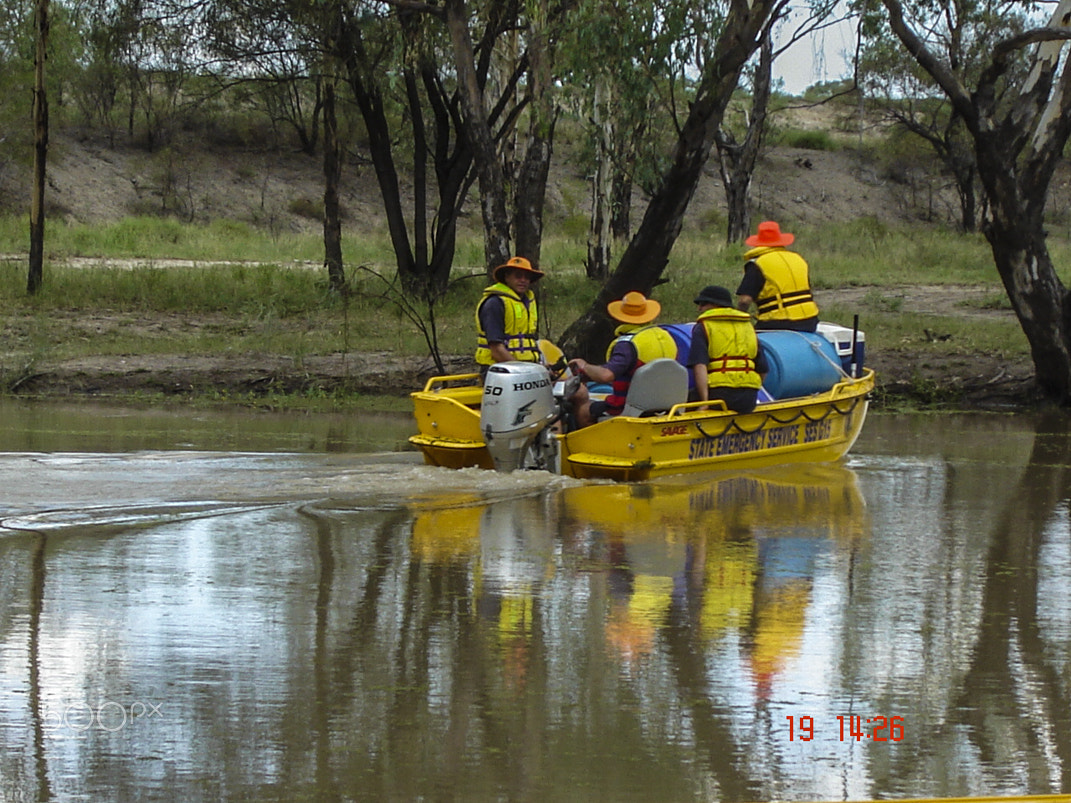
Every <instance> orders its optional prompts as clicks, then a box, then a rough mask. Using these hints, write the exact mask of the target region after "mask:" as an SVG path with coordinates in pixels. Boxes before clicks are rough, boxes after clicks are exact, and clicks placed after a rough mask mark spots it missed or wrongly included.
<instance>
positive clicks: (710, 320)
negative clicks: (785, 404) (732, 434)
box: [688, 285, 769, 413]
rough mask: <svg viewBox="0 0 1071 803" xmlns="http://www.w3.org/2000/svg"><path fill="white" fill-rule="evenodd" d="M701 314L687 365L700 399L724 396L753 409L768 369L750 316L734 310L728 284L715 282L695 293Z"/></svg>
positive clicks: (739, 408) (729, 404) (735, 406)
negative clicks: (721, 285)
mask: <svg viewBox="0 0 1071 803" xmlns="http://www.w3.org/2000/svg"><path fill="white" fill-rule="evenodd" d="M695 304H696V306H697V307H698V308H699V317H698V319H697V320H696V323H695V326H694V327H693V328H692V345H691V349H690V351H689V352H688V365H689V367H690V368H691V369H692V372H693V373H694V375H695V389H696V393H697V395H698V397H699V399H700V400H701V401H707V400H710V401H714V400H719V401H723V402H725V406H726V408H728V409H729V410H733V411H734V412H737V413H750V412H751V411H752V410H754V409H755V405H756V404H757V403H758V395H759V388H761V387H762V380H763V377H764V376H766V373H767V372H768V371H769V363H768V362H767V361H766V355H765V354H763V353H762V350H761V349H760V348H759V339H758V336H757V335H756V334H755V327H754V325H753V324H752V323H751V316H750V315H748V314H747V313H746V312H744V311H743V310H738V309H733V296H732V293H730V292H729V290H728V288H725V287H719V286H717V285H710V286H709V287H704V288H703V289H702V290H700V291H699V294H698V295H697V296H696V297H695Z"/></svg>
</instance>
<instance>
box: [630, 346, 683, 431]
mask: <svg viewBox="0 0 1071 803" xmlns="http://www.w3.org/2000/svg"><path fill="white" fill-rule="evenodd" d="M686 401H688V369H687V368H685V367H684V366H683V365H681V364H680V363H679V362H677V361H676V360H674V359H670V358H669V357H659V358H658V359H657V360H651V362H649V363H646V364H644V365H641V366H640V367H639V369H638V370H637V371H636V373H635V375H634V376H633V377H632V382H631V384H629V386H628V395H627V396H626V397H625V407H624V409H622V410H621V415H629V416H636V417H643V416H645V415H654V414H655V413H667V412H669V410H670V408H671V407H673V405H674V404H683V403H684V402H686Z"/></svg>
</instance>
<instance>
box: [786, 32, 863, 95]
mask: <svg viewBox="0 0 1071 803" xmlns="http://www.w3.org/2000/svg"><path fill="white" fill-rule="evenodd" d="M854 51H855V24H854V21H847V22H841V23H838V24H837V25H834V26H832V27H830V28H828V29H826V30H823V31H819V32H818V33H815V34H811V35H810V36H808V37H807V38H805V39H802V40H800V41H799V42H796V43H795V44H793V45H792V46H791V47H790V48H789V49H788V50H786V51H785V52H784V53H782V54H781V55H779V56H778V57H777V58H776V59H775V60H774V67H773V73H774V79H775V80H776V79H778V78H781V79H784V82H785V83H784V90H783V91H784V92H786V93H787V94H789V95H802V94H803V92H804V90H805V89H807V87H809V86H812V85H813V84H816V83H818V82H820V81H839V80H840V79H842V78H846V77H849V76H850V75H851V57H852V55H853V53H854Z"/></svg>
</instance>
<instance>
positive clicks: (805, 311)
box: [744, 246, 818, 321]
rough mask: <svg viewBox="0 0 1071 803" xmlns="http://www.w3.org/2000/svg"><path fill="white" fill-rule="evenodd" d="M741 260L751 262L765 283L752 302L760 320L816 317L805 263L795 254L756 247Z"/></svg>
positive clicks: (800, 319) (778, 249)
mask: <svg viewBox="0 0 1071 803" xmlns="http://www.w3.org/2000/svg"><path fill="white" fill-rule="evenodd" d="M744 259H746V260H748V261H752V262H754V263H755V264H756V265H758V266H759V270H761V271H762V275H763V277H764V278H765V279H766V283H765V284H764V285H763V286H762V290H760V291H759V297H758V298H756V299H755V306H756V307H757V308H758V317H759V320H760V321H802V320H805V319H807V318H816V317H818V305H817V304H816V303H815V302H814V296H813V295H812V294H811V282H810V279H809V277H808V268H807V261H806V260H805V259H804V258H803V257H801V256H800V255H799V254H797V253H796V252H795V251H788V250H786V249H784V248H769V247H766V246H760V247H759V248H752V249H751V250H750V251H748V252H747V253H746V254H744Z"/></svg>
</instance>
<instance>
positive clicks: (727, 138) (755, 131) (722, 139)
mask: <svg viewBox="0 0 1071 803" xmlns="http://www.w3.org/2000/svg"><path fill="white" fill-rule="evenodd" d="M772 73H773V45H772V44H771V43H770V39H769V37H767V38H766V39H764V40H763V42H762V45H761V47H760V48H759V64H758V66H757V67H756V69H755V77H754V81H753V87H752V94H751V115H750V117H749V118H748V125H747V133H746V134H745V135H744V141H743V142H742V143H741V144H739V145H737V143H736V141H735V140H734V138H733V135H732V133H731V132H729V131H724V132H720V133H719V136H718V139H717V144H718V154H719V155H720V156H721V178H722V185H723V186H724V187H725V202H726V208H727V210H728V226H727V229H726V240H725V241H726V242H728V243H739V242H743V240H744V238H745V237H747V236H748V234H749V233H750V232H751V209H750V206H749V203H748V202H749V200H750V198H751V180H752V178H753V177H754V175H755V163H756V162H757V161H758V159H759V149H760V148H761V147H762V137H763V134H765V133H766V116H767V112H768V111H769V107H770V77H771V74H772Z"/></svg>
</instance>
